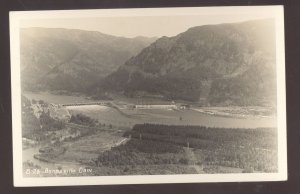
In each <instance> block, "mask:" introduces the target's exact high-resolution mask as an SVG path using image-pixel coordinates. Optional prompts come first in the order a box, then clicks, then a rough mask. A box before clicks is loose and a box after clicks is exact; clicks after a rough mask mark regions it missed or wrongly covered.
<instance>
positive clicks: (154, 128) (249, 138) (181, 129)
mask: <svg viewBox="0 0 300 194" xmlns="http://www.w3.org/2000/svg"><path fill="white" fill-rule="evenodd" d="M125 135H131V136H132V137H139V136H140V135H142V137H143V138H145V139H152V140H155V139H157V140H159V141H162V140H166V141H174V142H175V143H176V142H178V141H179V140H178V139H181V141H186V142H187V141H188V140H189V141H190V143H192V142H195V141H198V142H199V143H200V142H201V143H202V142H203V141H205V142H207V141H211V142H213V143H214V144H218V145H221V146H222V145H223V144H226V143H228V142H231V143H232V144H234V145H239V146H242V145H243V146H249V145H255V146H257V147H260V148H264V149H275V148H276V142H277V140H276V138H277V135H276V130H275V129H274V128H257V129H239V128H213V127H205V126H184V125H183V126H178V125H159V124H137V125H135V126H134V127H133V129H132V130H131V131H129V132H127V133H126V134H125ZM201 140H203V141H201ZM179 142H180V141H179Z"/></svg>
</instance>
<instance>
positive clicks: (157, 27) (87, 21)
mask: <svg viewBox="0 0 300 194" xmlns="http://www.w3.org/2000/svg"><path fill="white" fill-rule="evenodd" d="M262 18H267V17H266V16H262V15H254V14H251V15H210V16H208V15H184V16H135V17H132V16H130V17H99V18H73V19H70V18H69V19H63V18H62V19H34V20H32V19H26V20H22V21H21V27H22V28H28V27H47V28H69V29H82V30H90V31H99V32H102V33H105V34H110V35H115V36H124V37H136V36H147V37H161V36H175V35H177V34H179V33H181V32H184V31H186V30H187V29H188V28H190V27H193V26H201V25H205V24H219V23H233V22H241V21H247V20H255V19H262Z"/></svg>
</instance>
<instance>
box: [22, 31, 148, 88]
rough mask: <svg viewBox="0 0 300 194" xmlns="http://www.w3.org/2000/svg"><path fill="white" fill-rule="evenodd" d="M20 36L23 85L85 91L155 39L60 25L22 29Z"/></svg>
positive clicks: (24, 86) (25, 86) (26, 86)
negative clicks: (66, 27)
mask: <svg viewBox="0 0 300 194" xmlns="http://www.w3.org/2000/svg"><path fill="white" fill-rule="evenodd" d="M20 38H21V39H20V42H21V75H22V87H23V88H24V89H26V90H68V91H85V90H86V88H88V87H89V86H90V85H92V84H93V83H95V82H97V81H99V80H100V79H102V78H103V77H105V76H107V75H109V74H110V73H112V72H113V71H115V70H117V69H118V67H119V66H120V65H122V64H123V63H124V62H125V61H127V60H128V59H129V58H130V57H132V56H134V55H136V54H137V53H139V52H140V51H141V50H142V49H143V48H145V47H146V46H148V45H149V44H150V43H152V42H153V41H154V39H153V38H146V37H136V38H123V37H115V36H111V35H106V34H102V33H100V32H94V31H83V30H72V29H59V28H56V29H54V28H25V29H22V30H21V33H20Z"/></svg>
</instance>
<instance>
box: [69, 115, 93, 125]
mask: <svg viewBox="0 0 300 194" xmlns="http://www.w3.org/2000/svg"><path fill="white" fill-rule="evenodd" d="M70 122H71V123H75V124H78V125H85V126H89V127H94V126H96V123H97V120H96V119H93V118H91V117H88V116H86V115H84V114H81V113H79V114H76V115H72V116H71V119H70Z"/></svg>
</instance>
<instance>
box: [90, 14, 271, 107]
mask: <svg viewBox="0 0 300 194" xmlns="http://www.w3.org/2000/svg"><path fill="white" fill-rule="evenodd" d="M275 70H276V68H275V29H274V21H273V20H272V19H265V20H255V21H248V22H242V23H229V24H218V25H204V26H197V27H192V28H190V29H188V30H187V31H185V32H183V33H181V34H178V35H177V36H174V37H162V38H159V39H158V40H156V41H155V42H154V43H152V44H151V45H150V46H148V47H146V48H144V49H143V50H142V51H141V52H140V53H139V54H138V55H137V56H134V57H131V58H130V59H129V60H128V61H127V62H126V63H125V64H124V65H122V66H120V67H119V68H118V70H117V71H116V72H113V73H112V74H110V75H109V76H107V77H106V78H105V81H103V82H102V83H101V84H99V87H98V89H97V90H96V92H97V93H98V94H99V93H101V92H104V91H105V92H107V91H117V92H122V93H124V94H125V95H127V96H143V95H149V94H151V95H154V94H155V95H159V96H163V97H164V98H167V99H172V100H186V101H193V102H203V103H204V104H206V105H242V106H243V105H270V104H272V103H274V102H275V96H276V77H275Z"/></svg>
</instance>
